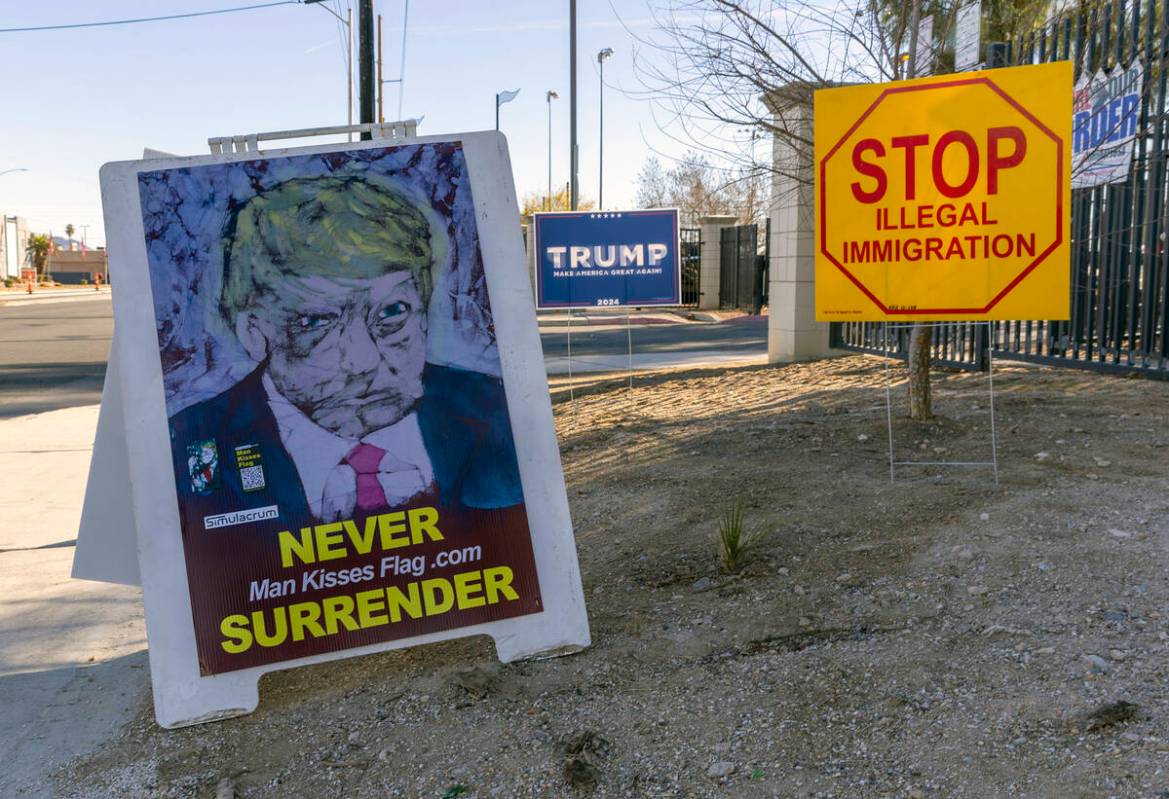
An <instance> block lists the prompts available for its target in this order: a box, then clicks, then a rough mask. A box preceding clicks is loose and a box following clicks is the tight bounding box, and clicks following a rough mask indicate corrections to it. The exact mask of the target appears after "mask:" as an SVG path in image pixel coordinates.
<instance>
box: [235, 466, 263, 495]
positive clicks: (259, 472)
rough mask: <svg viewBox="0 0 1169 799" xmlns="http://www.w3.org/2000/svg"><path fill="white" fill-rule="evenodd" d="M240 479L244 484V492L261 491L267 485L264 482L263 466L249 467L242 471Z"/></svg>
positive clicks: (240, 471)
mask: <svg viewBox="0 0 1169 799" xmlns="http://www.w3.org/2000/svg"><path fill="white" fill-rule="evenodd" d="M239 477H240V480H241V481H242V482H243V485H244V491H259V490H260V489H261V488H264V487H265V486H266V485H267V483H265V482H264V467H263V466H247V467H245V468H243V469H240V470H239Z"/></svg>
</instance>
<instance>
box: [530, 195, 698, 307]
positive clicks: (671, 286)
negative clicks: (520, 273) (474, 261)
mask: <svg viewBox="0 0 1169 799" xmlns="http://www.w3.org/2000/svg"><path fill="white" fill-rule="evenodd" d="M535 228H536V233H535V235H536V307H537V308H596V307H606V306H618V305H678V304H680V302H681V269H680V260H679V258H678V211H677V209H674V208H669V209H653V210H646V211H573V212H570V213H546V214H536V216H535Z"/></svg>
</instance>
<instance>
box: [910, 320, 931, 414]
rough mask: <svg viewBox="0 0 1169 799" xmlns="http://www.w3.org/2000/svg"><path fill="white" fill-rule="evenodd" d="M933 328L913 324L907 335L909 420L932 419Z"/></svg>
mask: <svg viewBox="0 0 1169 799" xmlns="http://www.w3.org/2000/svg"><path fill="white" fill-rule="evenodd" d="M933 332H934V330H933V328H932V327H930V326H929V325H923V324H921V323H918V324H915V325H914V326H913V329H912V330H911V331H910V333H909V418H910V419H915V420H917V421H919V422H921V421H925V420H927V419H932V418H933V416H934V414H933V411H932V408H931V401H930V343H931V341H932V340H933Z"/></svg>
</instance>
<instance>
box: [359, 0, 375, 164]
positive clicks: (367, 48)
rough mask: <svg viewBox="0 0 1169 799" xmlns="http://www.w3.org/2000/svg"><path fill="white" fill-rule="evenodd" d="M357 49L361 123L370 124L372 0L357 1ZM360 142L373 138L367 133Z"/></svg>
mask: <svg viewBox="0 0 1169 799" xmlns="http://www.w3.org/2000/svg"><path fill="white" fill-rule="evenodd" d="M357 25H358V29H359V31H358V48H359V50H360V53H361V60H360V62H359V64H360V74H361V103H360V107H361V123H362V124H371V123H372V122H373V121H374V116H373V115H374V96H373V94H374V92H373V89H374V69H373V61H374V58H373V0H359V2H358V6H357ZM361 138H362V140H365V141H368V140H369V139H372V138H373V136H372V134H370V133H369V132H365V133H362V134H361Z"/></svg>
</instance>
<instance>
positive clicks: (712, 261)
mask: <svg viewBox="0 0 1169 799" xmlns="http://www.w3.org/2000/svg"><path fill="white" fill-rule="evenodd" d="M736 221H737V220H736V218H735V217H733V216H700V217H699V218H698V227H699V230H701V231H702V232H701V233H700V234H699V236H700V237H701V239H702V249H701V250H700V256H699V260H698V308H699V310H702V311H717V310H718V305H719V296H718V295H719V275H720V271H719V269H720V267H719V264H720V253H719V231H721V230H722V229H723V228H724V227H730V226H732V225H734V224H735V222H736Z"/></svg>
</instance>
